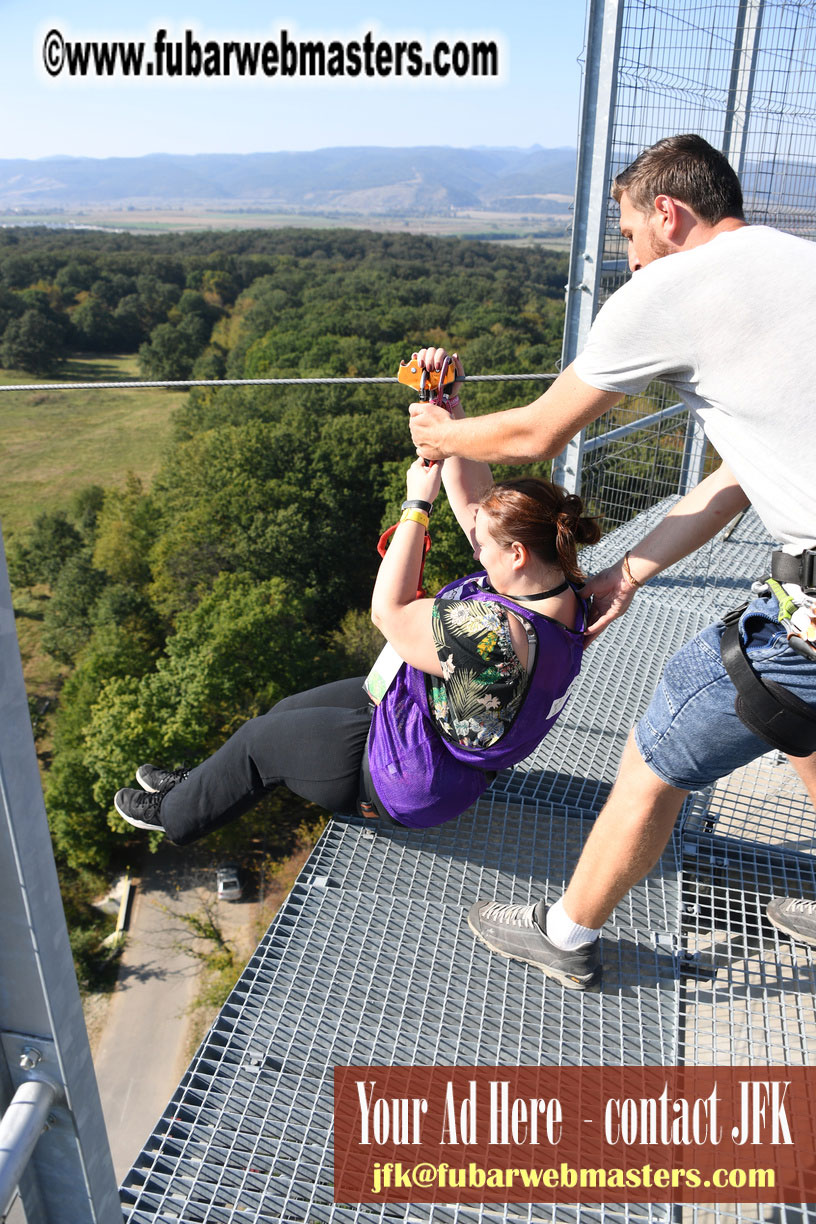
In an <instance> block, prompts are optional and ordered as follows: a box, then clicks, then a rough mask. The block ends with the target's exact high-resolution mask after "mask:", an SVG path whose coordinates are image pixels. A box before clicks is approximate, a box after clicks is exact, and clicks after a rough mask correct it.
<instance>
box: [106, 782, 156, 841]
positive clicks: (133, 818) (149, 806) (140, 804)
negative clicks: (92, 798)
mask: <svg viewBox="0 0 816 1224" xmlns="http://www.w3.org/2000/svg"><path fill="white" fill-rule="evenodd" d="M161 805H162V796H161V795H160V794H150V795H149V794H146V793H145V792H144V791H140V790H120V791H117V792H116V794H115V796H114V799H113V806H114V807H115V808H116V810H117V812H118V813H119V815H120V816H122V817H123V818H124V819H125V820H126V821H127V822H128V824H132V825H133V826H134V827H135V828H137V829H150V831H151V832H155V831H156V830H157V829H158V830H159V832H161V833H163V832H164V825H163V824H162V822H161V815H160V812H161Z"/></svg>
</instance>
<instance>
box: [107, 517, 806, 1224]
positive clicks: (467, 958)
mask: <svg viewBox="0 0 816 1224" xmlns="http://www.w3.org/2000/svg"><path fill="white" fill-rule="evenodd" d="M660 512H661V510H660V508H658V509H657V510H656V511H653V512H650V514H649V515H647V516H642V517H641V520H640V522H639V524H638V525H636V526H634V527H633V526H632V525H628V526H627V527H626V528H622V529H620V531H619V532H616V533H615V535H614V537H611V538H610V537H608V538H607V540H606V541H605V542H604V545H605V547H606V549H607V550H608V560H610V561H611V560H613V559H614V558H615V557H618V556H620V555H621V552H622V551H624V550H625V547H626V544H627V539H628V537H629V535H630V533H631V537H632V539H634V538H637V537H638V536H639V535H642V534H643V531H644V519H648V518H650V517H652V516H654V517H658V516H659V514H660ZM647 527H648V524H647ZM768 548H769V542H768V541H767V539H764V538H762V537H761V532H760V531H759V530H757V525H756V523H755V522H752V521H751V518H750V517H747V518H746V519H744V520H742V523H741V524H740V525H739V526H738V527H737V529H736V531H735V532H734V533H733V535H732V537H731V540H730V541H715V542H714V543H713V544H712V545H711V547H710V552H711V556H712V557H713V558H715V564H716V565H720V563H721V562H722V564H723V567H724V568H723V572H722V574H721V575H720V580H718V581H717V582H715V583H713V584H709V585H708V586H706V587H701V586H699V585H694V583H692V582H690V581H686V580H685V577H684V573H683V572H682V567H680V572H678V574H677V576H676V577H677V583H676V585H673V584H672V582H669V581H668V580H667V582H666V584H665V587H664V589H663V591H662V592H657V591H649V589H648V588H647V592H648V594H647V592H644V595H643V596H642V597H639V600H638V604H637V607H636V609H634V610H633V611H632V612H631V613H630V614H629V617H628V618H625V619H624V620H623V621H622V622H618V624H617V625H615V626H613V627H612V629H610V631H609V632H608V633H607V634H605V635H604V638H603V639H601V642H600V643H599V644H598V645H597V646H595V647H593V648H592V650H591V651H590V652H589V654H588V657H587V663H586V665H585V669H584V673H583V677H582V682H581V684H580V687H579V688H578V689H577V690H576V693H575V696H574V697H573V699H572V701H571V703H570V706H569V707H568V709H567V711H565V717H564V718H563V719H562V720H561V722H560V723H559V724H558V725H557V729H556V731H555V732H553V734H552V735H551V736H550V739H549V740H548V741H547V744H546V753H545V752H544V751H543V749H542V750H540V751H539V752H538V753H535V754H533V756H532V757H531V758H529V760H528V761H526V762H524V763H523V765H520V766H518V767H517V768H516V769H515V770H512V771H508V772H507V773H506V774H505V775H502V776H501V777H500V778H499V779H497V781H496V783H495V784H494V787H493V789H492V791H491V792H489V793H488V795H487V796H486V797H485V798H483V799H482V800H481V801H480V803H478V804H477V805H476V807H475V808H474V809H473V810H472V811H471V812H469V813H465V814H464V815H463V816H462V817H460V818H459V820H457V821H452V822H450V823H449V824H446V825H442V826H440V827H439V828H436V829H428V830H422V831H420V830H417V831H413V830H408V829H400V828H398V827H392V826H388V827H386V826H381V825H380V824H379V823H377V824H375V825H374V826H372V825H371V824H370V823H369V822H367V821H363V820H339V819H335V820H333V821H332V822H331V824H330V826H329V828H328V829H327V830H326V832H325V834H324V835H323V837H322V838H321V840H320V842H319V844H318V846H317V847H316V849H315V851H314V852H313V854H312V856H311V857H310V859H309V861H308V863H307V864H306V866H305V868H304V870H303V872H302V873H301V876H300V877H299V880H298V882H297V884H296V886H295V888H294V889H293V891H292V893H291V895H290V897H289V899H288V900H287V902H286V904H285V905H284V907H283V909H282V910H281V912H280V914H279V915H278V918H277V919H276V921H275V923H274V924H273V926H272V927H271V928H270V930H269V931H268V932H267V934H266V936H265V937H264V939H263V940H262V942H261V944H260V946H259V947H258V949H257V951H256V953H255V955H254V956H253V957H252V959H251V960H250V962H249V964H248V965H247V967H246V969H245V971H244V973H243V974H242V976H241V979H240V980H239V982H238V983H237V985H236V987H235V989H234V990H233V992H232V994H231V996H230V998H229V1000H228V1002H227V1004H226V1005H225V1007H224V1009H223V1010H222V1012H221V1014H220V1015H219V1017H218V1019H217V1020H216V1022H215V1023H214V1025H213V1027H212V1029H211V1031H210V1033H209V1034H208V1036H207V1038H206V1039H205V1041H204V1042H203V1044H202V1046H201V1048H200V1049H199V1051H198V1052H197V1054H196V1056H195V1058H194V1059H193V1062H192V1064H191V1066H190V1068H189V1070H188V1071H187V1073H186V1075H185V1077H184V1079H183V1080H182V1083H181V1085H180V1086H179V1088H178V1090H177V1092H176V1093H175V1095H174V1097H173V1099H172V1101H171V1102H170V1104H169V1106H168V1108H167V1109H166V1110H165V1112H164V1114H163V1116H162V1118H161V1119H160V1121H159V1123H158V1125H157V1128H156V1130H155V1133H154V1135H153V1136H152V1137H151V1140H150V1141H149V1142H148V1144H147V1145H146V1147H145V1149H144V1150H143V1152H142V1153H141V1154H140V1156H139V1158H138V1160H137V1162H136V1164H135V1165H134V1168H133V1169H132V1170H131V1172H130V1173H129V1174H128V1177H127V1178H126V1180H125V1183H124V1186H123V1188H122V1192H121V1193H122V1202H123V1205H124V1208H125V1218H126V1219H127V1220H128V1221H129V1224H157V1222H164V1221H171V1220H182V1221H185V1222H190V1224H192V1222H194V1221H206V1222H207V1224H222V1222H223V1224H228V1222H229V1224H233V1222H235V1221H237V1220H241V1219H248V1220H252V1221H258V1222H259V1224H267V1222H271V1221H281V1220H284V1221H297V1222H301V1224H313V1222H314V1224H316V1222H317V1221H326V1222H328V1221H332V1222H335V1221H343V1222H345V1221H349V1222H351V1221H379V1220H382V1221H390V1220H394V1221H398V1220H411V1221H414V1220H416V1221H428V1224H437V1222H441V1221H451V1222H453V1221H462V1220H467V1221H469V1220H473V1221H480V1222H481V1221H485V1222H487V1221H490V1222H491V1224H496V1222H498V1221H509V1222H514V1224H515V1222H516V1221H518V1222H519V1224H522V1222H524V1221H530V1222H532V1221H578V1222H580V1224H589V1222H592V1224H595V1222H598V1224H603V1222H607V1221H608V1222H611V1221H616V1222H617V1221H659V1220H673V1221H695V1222H696V1224H709V1222H710V1224H715V1222H716V1224H730V1222H731V1221H738V1220H739V1221H742V1222H744V1224H747V1222H749V1221H756V1222H757V1224H759V1221H766V1220H767V1221H771V1220H773V1221H782V1222H784V1224H802V1222H804V1221H808V1220H816V1213H814V1212H812V1211H811V1210H810V1209H808V1208H804V1207H800V1206H786V1207H783V1206H769V1207H756V1206H741V1207H739V1208H729V1207H727V1206H723V1205H719V1206H718V1207H716V1208H713V1207H679V1206H674V1207H672V1206H671V1205H662V1206H661V1205H654V1204H652V1205H648V1206H638V1205H629V1206H624V1207H621V1206H607V1207H599V1206H593V1205H581V1206H578V1207H575V1206H572V1207H570V1206H546V1205H541V1204H535V1205H524V1204H487V1205H483V1206H473V1207H451V1206H444V1205H433V1206H431V1205H427V1206H420V1205H408V1206H406V1205H399V1204H387V1205H371V1204H364V1205H360V1206H343V1205H339V1204H334V1203H333V1201H332V1195H333V1183H332V1147H331V1143H332V1134H331V1127H332V1070H333V1067H334V1066H335V1065H337V1064H347V1063H352V1064H353V1063H359V1064H363V1065H376V1064H381V1063H382V1064H429V1063H430V1064H437V1065H474V1064H485V1065H492V1064H499V1065H509V1066H512V1065H516V1064H522V1065H539V1064H541V1065H558V1064H565V1065H587V1064H598V1063H602V1064H615V1063H628V1064H634V1065H639V1064H642V1063H646V1064H663V1065H667V1064H671V1063H675V1062H687V1063H699V1064H703V1065H707V1064H713V1065H724V1064H728V1063H757V1064H768V1063H776V1064H790V1065H808V1064H811V1063H813V1062H814V1061H816V991H814V986H816V965H814V960H813V956H812V954H811V953H810V952H809V951H808V950H807V949H802V948H797V947H794V946H793V944H792V943H791V941H789V940H787V939H785V938H784V937H780V936H779V935H778V934H777V933H776V932H775V931H774V930H773V929H772V928H771V927H770V926H769V924H768V923H767V920H766V919H765V918H764V907H765V904H766V902H767V900H768V899H769V898H770V897H771V896H773V895H775V894H778V893H780V892H792V893H795V894H797V895H806V896H816V866H815V860H814V857H813V855H812V845H813V842H812V836H813V830H814V813H813V810H812V808H811V806H810V804H809V801H808V800H807V797H806V795H805V794H804V791H803V789H802V787H801V784H800V783H799V781H798V779H797V778H796V776H795V775H794V774H793V773H792V772H791V771H790V769H789V767H788V766H787V764H779V763H778V761H777V759H776V754H769V755H768V757H765V758H762V760H761V761H759V762H757V763H755V764H754V765H753V766H751V767H748V768H747V769H745V770H741V771H738V772H737V774H734V775H732V776H731V777H730V778H728V779H725V780H723V782H721V783H720V784H718V786H717V787H715V788H712V789H711V790H710V791H709V792H705V793H701V794H699V795H696V796H693V797H692V798H691V800H690V802H689V804H688V805H687V809H688V810H687V813H686V816H685V820H684V822H683V823H682V824H681V826H680V831H679V832H677V833H676V834H675V838H674V839H673V841H672V842H671V843H670V845H669V847H668V848H667V851H666V853H665V854H664V856H663V859H662V860H661V863H660V864H659V866H658V868H657V869H656V871H655V872H654V873H653V874H652V875H651V876H650V877H649V878H648V879H647V880H645V881H644V882H642V883H641V884H640V885H639V886H637V887H636V888H635V889H633V891H632V893H631V894H630V896H629V897H628V898H627V899H626V901H625V902H624V903H622V904H621V905H620V906H619V907H618V909H617V911H616V913H615V915H614V916H613V920H612V921H611V922H610V923H609V924H608V926H607V928H606V930H605V932H604V941H603V947H602V957H603V964H604V986H603V990H602V992H601V993H599V994H587V995H581V994H576V993H573V992H569V991H563V990H561V988H560V987H557V986H555V985H554V984H553V983H551V982H547V981H546V980H545V979H544V978H543V977H542V976H541V975H540V974H539V973H538V972H537V971H535V970H533V969H531V968H527V967H525V966H523V965H520V964H518V963H516V962H510V961H504V960H502V959H500V958H498V957H494V956H491V955H490V954H489V953H488V952H487V950H486V949H485V948H484V947H483V946H482V945H481V944H478V943H477V942H476V941H475V940H474V939H473V938H472V936H471V934H470V932H469V930H468V928H467V923H466V912H467V909H468V907H469V906H470V904H471V903H472V902H473V901H474V900H475V899H476V898H478V897H479V896H494V897H498V898H501V899H505V900H514V901H526V900H528V899H531V898H538V897H540V896H542V895H543V896H545V897H552V898H555V897H557V896H559V895H560V894H561V892H562V891H563V887H564V884H565V882H566V880H567V879H568V878H569V875H570V874H571V871H572V867H573V865H574V863H575V861H576V859H577V857H578V854H579V852H580V848H581V846H582V844H583V842H584V840H585V837H586V833H587V829H588V826H589V824H590V822H591V821H592V820H593V819H594V817H595V815H596V814H597V811H598V810H599V807H600V805H601V803H602V802H603V799H604V797H605V794H606V792H607V790H608V788H609V786H610V784H611V782H612V780H613V778H614V774H615V771H616V768H617V763H618V758H619V755H620V751H621V749H622V746H623V743H624V742H625V739H626V735H627V734H628V731H629V728H630V726H631V724H632V722H633V721H634V720H635V719H636V718H637V716H638V715H639V713H640V712H641V710H642V709H643V707H644V706H645V704H646V702H647V701H648V699H649V696H650V694H651V690H652V688H653V686H654V684H655V682H656V680H657V677H658V675H659V672H660V670H661V668H662V665H663V661H664V659H665V658H666V657H667V656H668V655H669V654H670V653H671V652H672V651H673V650H674V649H676V647H677V646H679V645H680V644H681V643H682V642H683V641H685V640H687V639H688V637H690V636H691V635H692V634H693V633H695V632H696V631H697V630H698V629H699V628H700V627H701V625H702V624H704V623H706V622H707V621H708V620H709V619H710V618H711V615H712V612H711V607H710V606H709V605H710V604H711V603H712V602H713V600H714V598H715V597H716V599H717V600H720V601H721V608H720V610H722V608H724V607H727V606H730V605H731V604H733V603H734V602H736V601H738V600H739V599H740V598H741V597H744V595H742V596H741V594H740V590H741V589H743V590H745V591H747V589H748V585H749V583H750V577H746V578H741V577H740V576H739V574H738V572H737V571H738V570H739V569H740V567H742V568H743V569H744V572H745V573H746V574H747V575H753V573H755V572H759V571H761V569H762V560H761V558H762V557H765V556H767V551H768ZM599 552H600V549H596V550H595V564H596V565H597V564H602V563H604V562H602V560H601V558H600V557H599V556H598V554H599ZM726 554H727V557H728V558H730V561H729V564H730V567H731V568H730V569H728V568H726V567H725V561H724V558H725V557H726ZM718 557H719V558H720V559H719V560H717V558H718ZM757 562H758V563H757ZM688 572H689V574H693V571H692V569H691V568H689V571H688ZM695 581H696V580H695ZM740 582H742V583H743V588H740V586H739V584H740Z"/></svg>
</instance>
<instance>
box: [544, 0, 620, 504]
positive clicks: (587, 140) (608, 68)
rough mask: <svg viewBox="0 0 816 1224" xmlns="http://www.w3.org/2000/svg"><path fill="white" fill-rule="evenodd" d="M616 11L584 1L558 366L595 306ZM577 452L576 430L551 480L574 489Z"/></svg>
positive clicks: (614, 1)
mask: <svg viewBox="0 0 816 1224" xmlns="http://www.w3.org/2000/svg"><path fill="white" fill-rule="evenodd" d="M622 15H623V0H590V5H589V17H588V21H587V52H586V68H585V70H584V90H583V100H582V103H581V127H580V137H579V145H578V167H577V171H576V180H575V212H574V221H573V229H572V246H571V249H570V264H569V280H568V282H567V294H566V303H567V309H566V318H565V320H564V343H563V346H562V350H561V366H562V369H565V368H566V367H567V366H568V365H569V364H570V362H572V361H574V359H575V358H576V357H577V355H578V353H579V352H580V351H581V349H582V348H583V346H584V343H585V341H586V337H587V334H588V332H589V328H590V325H591V323H592V320H593V318H594V317H595V312H596V310H597V305H598V291H599V288H600V280H601V263H602V258H603V248H604V237H605V232H606V206H607V200H608V197H609V167H610V155H611V148H612V120H613V116H614V111H615V87H616V70H617V59H618V51H619V48H620V32H621V19H622ZM582 452H583V434H579V435H578V436H577V437H575V438H573V440H572V441H571V442H570V443H569V444H568V445H567V446H566V448H565V449H564V450H563V451H562V452H561V454H560V455H558V456H557V457H556V459H555V460H554V461H553V480H555V481H557V483H558V484H561V485H563V486H564V487H565V488H566V489H568V490H569V491H570V492H574V493H577V492H578V491H579V489H580V487H581V462H582Z"/></svg>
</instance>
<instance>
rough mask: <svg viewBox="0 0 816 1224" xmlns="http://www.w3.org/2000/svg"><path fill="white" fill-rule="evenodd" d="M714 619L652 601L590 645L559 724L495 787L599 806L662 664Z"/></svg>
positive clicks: (614, 625) (502, 777)
mask: <svg viewBox="0 0 816 1224" xmlns="http://www.w3.org/2000/svg"><path fill="white" fill-rule="evenodd" d="M709 619H710V618H709V617H706V616H705V615H704V614H701V613H699V612H698V611H695V610H693V609H691V608H686V607H684V606H682V605H681V606H674V605H672V606H668V605H666V604H662V603H658V602H657V601H656V600H650V601H644V603H643V604H641V605H639V607H638V609H637V615H633V614H632V613H630V614H629V615H628V616H625V617H622V618H621V619H620V620H619V621H616V622H615V623H614V624H613V625H611V626H610V627H609V629H607V630H606V632H605V633H604V634H603V636H602V637H601V638H600V639H599V640H598V642H597V643H596V644H595V645H593V646H592V647H590V649H589V650H588V651H587V654H586V661H585V663H584V665H583V667H582V669H581V675H580V677H579V679H578V683H577V684H576V686H575V689H574V690H573V693H572V696H571V697H570V700H569V703H568V705H567V707H566V709H565V710H564V712H563V714H562V715H561V717H560V718H559V720H558V722H557V723H556V724H555V727H554V728H553V730H552V731H551V732H550V734H549V735H548V736H547V738H546V739H545V740H544V741H543V742H542V744H541V746H540V747H539V748H538V749H537V750H536V751H535V752H534V753H533V754H532V755H531V756H529V757H527V759H526V760H524V761H522V762H521V763H520V764H519V765H516V766H515V768H513V769H512V770H507V771H505V772H504V773H502V774H501V775H500V777H499V778H497V779H496V781H495V782H494V784H493V788H494V790H496V789H497V790H502V791H506V792H508V793H511V794H517V795H520V796H523V797H525V798H528V797H529V798H534V799H548V800H551V801H555V802H558V803H563V804H573V803H575V804H580V805H581V806H583V807H589V808H592V809H594V810H596V811H597V810H598V808H599V807H600V806H601V804H602V803H603V801H604V800H605V799H606V796H607V794H608V793H609V790H610V788H611V786H612V783H613V782H614V780H615V775H616V773H617V770H618V764H619V762H620V756H621V753H622V752H623V747H624V744H625V743H626V739H627V736H628V735H629V732H630V730H631V728H632V727H633V725H634V724H635V722H636V721H637V720H638V718H639V717H640V715H641V714H642V713H643V711H644V710H645V709H646V706H647V705H648V704H649V700H650V698H651V695H652V693H653V691H654V689H655V686H656V684H657V682H658V680H659V678H660V673H661V672H662V670H663V664H664V663H665V661H666V659H667V658H668V657H669V656H670V655H671V654H673V653H674V651H675V650H677V649H678V648H679V647H680V646H682V645H683V643H684V642H687V641H688V640H689V639H690V638H692V637H693V636H694V634H695V633H698V632H699V631H700V629H702V628H703V626H704V625H706V624H708V622H709Z"/></svg>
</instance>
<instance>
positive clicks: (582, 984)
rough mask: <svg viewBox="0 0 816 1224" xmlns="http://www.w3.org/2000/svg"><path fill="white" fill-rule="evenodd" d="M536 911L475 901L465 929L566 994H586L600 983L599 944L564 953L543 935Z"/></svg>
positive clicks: (529, 906) (531, 907)
mask: <svg viewBox="0 0 816 1224" xmlns="http://www.w3.org/2000/svg"><path fill="white" fill-rule="evenodd" d="M535 910H536V906H535V904H533V905H508V904H506V903H504V902H502V901H477V902H476V904H475V905H474V906H473V907H472V908H471V911H470V913H469V914H468V926H469V927H470V929H471V931H473V934H474V935H475V936H476V937H477V938H478V939H481V941H482V943H483V944H487V946H488V948H490V951H491V952H498V954H499V956H506V957H508V958H509V959H510V960H520V961H527V963H528V964H530V965H535V966H536V968H538V969H540V970H541V971H542V973H543V974H544V976H545V977H551V978H555V979H556V981H558V982H560V983H561V985H562V986H566V987H567V989H568V990H589V989H590V988H591V987H592V986H595V985H596V984H597V983H598V982H600V979H601V964H600V950H599V946H598V945H599V943H600V940H598V939H596V940H594V941H593V942H592V943H591V944H586V945H585V946H584V947H582V948H575V949H573V950H572V951H571V952H564V951H562V949H561V948H557V947H556V946H555V944H554V943H552V942H551V941H550V940H549V939H548V938H547V936H546V935H545V934H544V932H543V931H542V929H541V927H540V926H539V925H538V923H537V922H536V920H535Z"/></svg>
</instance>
